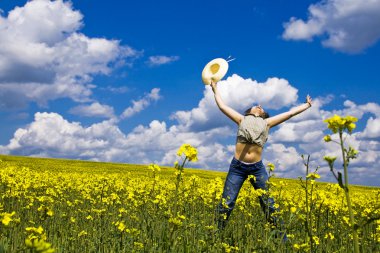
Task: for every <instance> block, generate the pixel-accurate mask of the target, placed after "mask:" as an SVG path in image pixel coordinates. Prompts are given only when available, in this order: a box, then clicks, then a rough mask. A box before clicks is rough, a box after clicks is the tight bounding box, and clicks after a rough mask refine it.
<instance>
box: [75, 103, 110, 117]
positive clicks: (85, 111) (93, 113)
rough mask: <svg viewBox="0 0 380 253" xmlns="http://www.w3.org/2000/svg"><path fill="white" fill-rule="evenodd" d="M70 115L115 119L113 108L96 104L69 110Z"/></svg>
mask: <svg viewBox="0 0 380 253" xmlns="http://www.w3.org/2000/svg"><path fill="white" fill-rule="evenodd" d="M69 113H71V114H75V115H79V116H85V117H101V118H115V115H114V110H113V107H112V106H109V105H102V104H99V103H98V102H94V103H92V104H90V105H78V106H76V107H73V108H71V109H70V110H69Z"/></svg>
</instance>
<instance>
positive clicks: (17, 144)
mask: <svg viewBox="0 0 380 253" xmlns="http://www.w3.org/2000/svg"><path fill="white" fill-rule="evenodd" d="M224 131H225V128H216V129H212V130H209V131H207V132H200V133H192V132H184V131H181V130H180V129H179V128H178V127H176V126H172V127H170V128H168V127H167V125H166V123H165V122H160V121H157V120H154V121H152V122H151V123H150V124H149V125H148V126H143V125H139V126H137V127H136V128H134V129H133V130H132V131H131V132H130V133H128V134H127V135H125V134H124V133H122V131H121V130H120V129H119V128H118V127H117V126H116V124H115V121H112V120H106V121H103V122H100V123H97V124H93V125H91V126H89V127H84V126H82V125H81V124H80V123H78V122H69V121H67V120H66V119H64V118H63V117H62V116H61V115H59V114H57V113H36V114H35V117H34V121H33V122H32V123H31V124H29V125H27V126H26V127H24V128H19V129H17V131H16V132H15V133H14V136H13V138H12V139H11V140H10V142H9V144H8V145H5V146H0V152H1V153H7V154H9V153H11V154H15V155H29V156H47V157H71V158H74V157H75V158H81V159H90V160H100V161H119V162H129V163H151V162H156V163H159V164H169V165H172V164H173V162H174V161H175V160H176V159H178V157H176V155H175V154H176V151H177V149H178V148H179V147H180V145H182V144H183V143H190V144H191V145H194V146H196V147H199V150H200V163H198V164H196V166H204V168H205V167H206V166H208V167H209V168H210V167H211V168H214V169H220V168H222V167H224V164H225V162H226V161H225V160H224V157H225V156H228V157H231V155H232V153H231V151H230V150H229V149H228V148H226V147H224V146H223V145H221V144H219V143H217V142H216V140H217V137H218V136H220V135H222V133H223V132H224ZM215 149H218V151H215ZM210 160H213V161H214V162H213V163H212V164H208V162H209V161H210Z"/></svg>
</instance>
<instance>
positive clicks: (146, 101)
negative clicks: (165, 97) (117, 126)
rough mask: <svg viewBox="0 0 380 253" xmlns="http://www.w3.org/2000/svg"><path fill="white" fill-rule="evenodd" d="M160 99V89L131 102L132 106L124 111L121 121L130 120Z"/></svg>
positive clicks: (154, 89) (155, 89)
mask: <svg viewBox="0 0 380 253" xmlns="http://www.w3.org/2000/svg"><path fill="white" fill-rule="evenodd" d="M160 98H161V96H160V89H159V88H153V89H152V90H151V91H150V93H149V94H146V95H145V96H144V97H143V98H141V99H140V100H133V101H132V104H133V105H132V106H130V107H128V108H127V109H125V110H124V112H123V113H122V114H121V116H120V118H121V119H126V118H130V117H132V116H133V115H135V114H136V113H139V112H141V111H142V110H144V109H145V108H147V107H148V106H149V105H150V104H151V103H152V102H154V101H157V100H159V99H160Z"/></svg>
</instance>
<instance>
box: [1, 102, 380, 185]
mask: <svg viewBox="0 0 380 253" xmlns="http://www.w3.org/2000/svg"><path fill="white" fill-rule="evenodd" d="M374 108H378V105H377V104H374V103H368V104H363V105H356V104H355V103H353V102H345V108H344V109H342V110H340V111H335V112H340V113H342V112H345V111H350V110H351V111H354V112H355V114H357V115H359V116H360V117H359V120H360V119H362V118H363V117H364V115H366V114H373V113H378V112H377V111H373V109H374ZM370 111H371V112H370ZM333 113H334V111H323V110H322V109H320V112H319V113H318V115H321V117H320V118H318V119H306V120H304V121H299V120H297V121H295V120H294V121H293V120H291V121H289V122H285V123H283V124H281V125H280V126H278V127H275V128H273V129H271V132H270V135H269V139H268V143H267V144H266V147H265V149H264V153H263V159H264V163H265V164H266V163H267V162H269V161H270V162H273V163H275V165H276V171H275V172H276V174H277V176H280V177H286V178H297V177H299V176H303V177H304V176H305V167H304V165H303V162H302V158H301V156H300V155H301V154H310V155H311V160H310V161H311V163H310V169H311V170H314V169H315V168H316V167H317V166H320V167H321V168H320V170H319V171H320V174H321V175H322V180H324V181H334V179H333V176H332V175H331V172H330V171H329V169H328V167H327V164H326V162H325V161H324V160H323V156H325V155H332V156H338V159H337V162H336V169H337V170H340V171H341V170H342V168H341V160H340V159H341V158H340V156H341V151H340V150H339V146H338V145H337V144H334V143H333V142H330V143H325V142H324V141H323V139H322V137H323V135H325V134H327V133H328V131H327V130H326V129H327V128H326V126H325V123H323V121H322V120H323V118H324V115H329V116H331V115H333ZM316 115H317V114H316ZM116 123H117V121H114V120H106V121H103V122H100V123H98V124H93V125H91V126H89V127H84V126H82V125H81V124H80V123H77V122H68V121H67V120H65V119H63V118H62V116H60V115H59V114H56V113H37V114H36V115H35V119H34V121H33V122H32V123H31V124H29V125H28V126H26V127H23V128H19V129H18V130H17V131H16V132H15V134H14V137H13V138H12V139H11V140H10V142H9V144H8V145H5V146H0V153H10V154H15V155H31V156H49V157H70V158H80V159H91V160H99V161H113V162H127V163H143V164H148V163H152V162H154V163H158V164H161V165H172V164H173V162H174V161H175V160H177V159H178V157H177V156H176V151H177V149H178V148H179V147H180V145H181V144H183V143H190V144H191V145H193V146H195V147H197V148H198V151H199V162H197V163H191V164H189V165H188V166H189V167H199V168H203V169H212V170H222V171H226V170H227V169H228V167H229V163H230V161H231V158H232V155H233V153H234V146H233V145H231V144H233V143H234V133H235V128H236V126H234V128H231V126H230V125H229V124H224V125H222V124H221V125H219V126H218V127H214V128H208V129H206V130H200V131H194V130H189V129H187V128H186V127H184V126H183V125H173V126H171V127H168V126H167V124H166V123H165V122H160V121H157V120H154V121H152V122H151V123H150V124H149V125H148V126H143V125H140V126H137V127H136V128H135V129H133V130H132V131H131V132H129V133H127V134H124V133H122V131H121V130H120V129H119V128H118V127H117V125H116ZM366 129H367V127H366V128H365V129H364V130H359V129H356V130H355V131H354V134H352V135H351V136H349V137H348V138H347V139H346V143H347V145H351V146H353V147H354V148H356V149H358V150H359V156H358V158H357V159H355V160H353V161H352V162H351V163H350V172H349V173H350V182H351V183H355V184H370V185H378V184H379V183H378V181H377V179H376V178H377V177H376V176H380V173H379V172H378V170H377V169H376V166H375V165H376V164H378V163H379V162H380V156H379V155H378V154H379V153H380V142H379V139H378V137H371V136H369V135H367V134H364V133H365V131H366ZM332 138H333V140H338V136H337V135H336V134H335V135H332ZM225 143H228V144H225ZM366 174H367V175H371V177H370V178H367V179H366V178H365V175H366Z"/></svg>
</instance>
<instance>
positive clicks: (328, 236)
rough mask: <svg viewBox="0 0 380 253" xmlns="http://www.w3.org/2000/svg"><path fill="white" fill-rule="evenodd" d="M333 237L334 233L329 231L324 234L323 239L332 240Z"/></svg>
mask: <svg viewBox="0 0 380 253" xmlns="http://www.w3.org/2000/svg"><path fill="white" fill-rule="evenodd" d="M334 238H335V237H334V235H333V234H331V233H330V232H329V233H327V234H326V235H325V239H330V240H334Z"/></svg>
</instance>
